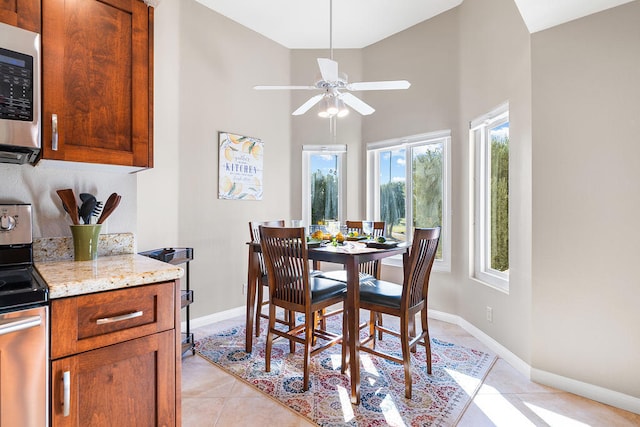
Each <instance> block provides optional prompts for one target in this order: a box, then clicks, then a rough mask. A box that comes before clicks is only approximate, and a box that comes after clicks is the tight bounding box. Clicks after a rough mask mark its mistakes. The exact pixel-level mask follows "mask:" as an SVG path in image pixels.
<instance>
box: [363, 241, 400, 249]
mask: <svg viewBox="0 0 640 427" xmlns="http://www.w3.org/2000/svg"><path fill="white" fill-rule="evenodd" d="M366 243H367V247H368V248H376V249H391V248H395V247H396V246H398V244H399V243H400V242H398V241H397V240H387V241H385V242H383V243H381V242H378V241H376V240H370V241H368V242H366Z"/></svg>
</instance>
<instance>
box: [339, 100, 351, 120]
mask: <svg viewBox="0 0 640 427" xmlns="http://www.w3.org/2000/svg"><path fill="white" fill-rule="evenodd" d="M347 114H349V109H348V108H347V106H346V105H344V101H342V99H338V113H337V116H338V117H344V116H346V115H347Z"/></svg>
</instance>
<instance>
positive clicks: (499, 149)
mask: <svg viewBox="0 0 640 427" xmlns="http://www.w3.org/2000/svg"><path fill="white" fill-rule="evenodd" d="M490 217H491V268H492V269H494V270H498V271H507V270H508V269H509V137H506V138H493V137H492V138H491V215H490Z"/></svg>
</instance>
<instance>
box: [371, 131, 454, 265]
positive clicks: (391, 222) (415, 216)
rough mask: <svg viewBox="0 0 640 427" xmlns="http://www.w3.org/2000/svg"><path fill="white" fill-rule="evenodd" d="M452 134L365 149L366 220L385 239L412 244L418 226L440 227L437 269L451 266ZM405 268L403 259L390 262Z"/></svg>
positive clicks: (431, 134)
mask: <svg viewBox="0 0 640 427" xmlns="http://www.w3.org/2000/svg"><path fill="white" fill-rule="evenodd" d="M450 141H451V133H450V132H449V131H445V132H435V133H430V134H423V135H415V136H412V137H407V138H402V139H397V140H390V141H383V142H377V143H371V144H368V145H367V156H368V158H367V171H368V173H367V177H368V184H367V187H368V189H369V190H368V197H367V211H368V216H369V217H370V218H372V219H375V220H377V221H385V222H386V227H387V230H386V232H385V235H386V236H387V237H391V238H394V239H397V240H402V241H411V239H412V234H413V229H414V228H415V227H419V228H428V227H436V226H440V227H441V237H440V245H439V247H438V252H437V254H436V261H435V263H434V268H435V269H437V270H445V271H449V270H450V268H451V261H450V253H451V250H450V248H451V233H450V229H449V211H450V181H451V180H450V175H449V174H450V172H449V169H450V168H449V145H450ZM390 263H392V264H394V265H402V263H401V259H400V257H397V259H392V260H391V262H390Z"/></svg>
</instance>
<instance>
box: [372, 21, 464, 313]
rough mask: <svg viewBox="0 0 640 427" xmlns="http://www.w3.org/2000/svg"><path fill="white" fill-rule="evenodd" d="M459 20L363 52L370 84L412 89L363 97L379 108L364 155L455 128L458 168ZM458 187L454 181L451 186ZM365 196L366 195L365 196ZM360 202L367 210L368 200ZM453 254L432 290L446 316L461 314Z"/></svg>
mask: <svg viewBox="0 0 640 427" xmlns="http://www.w3.org/2000/svg"><path fill="white" fill-rule="evenodd" d="M458 20H459V17H458V9H453V10H451V11H448V12H445V13H443V14H441V15H438V16H436V17H435V18H433V19H430V20H428V21H426V22H423V23H421V24H418V25H415V26H414V27H412V28H409V29H408V30H406V31H403V32H401V33H399V34H396V35H394V36H392V37H389V38H387V39H385V40H382V41H380V42H378V43H376V44H374V45H371V46H368V47H367V48H365V49H364V51H365V53H364V57H365V60H364V69H365V70H366V72H365V78H366V80H367V81H370V80H373V81H375V80H400V79H406V80H408V81H409V82H410V83H411V87H410V88H409V89H408V90H404V91H372V92H366V93H363V99H364V100H366V102H368V103H370V104H371V105H372V106H374V108H376V112H375V113H374V114H373V115H371V116H368V117H365V118H364V119H363V126H362V135H363V141H362V142H363V143H362V149H363V151H364V150H365V148H366V143H369V142H376V141H383V140H386V139H391V138H401V137H405V136H411V135H416V134H422V133H427V132H434V131H441V130H451V132H452V144H451V148H452V153H453V161H452V170H453V171H454V172H455V171H456V170H460V162H459V160H457V157H459V155H460V146H461V143H464V141H461V139H460V136H459V134H458V130H457V128H458V125H457V124H458V109H459V99H458V98H459V76H458V71H457V70H458V63H459V55H458V45H459V23H458ZM363 158H364V157H363ZM456 183H457V179H456V178H454V180H453V188H456V186H457V184H456ZM361 188H364V185H363V186H362V187H361ZM455 193H456V194H458V192H457V191H456V192H455ZM361 197H362V198H364V197H365V194H362V193H361ZM362 203H363V206H366V205H365V203H366V200H363V201H362ZM459 203H460V197H457V196H454V200H453V203H452V209H453V211H459V209H460V207H459V206H460V205H459ZM456 216H457V215H456ZM456 225H457V224H456V223H455V222H454V228H453V230H454V236H453V237H454V239H455V236H456V235H457V234H458V233H457V231H456ZM456 249H457V248H456V247H455V246H454V251H455V250H456ZM452 255H453V257H452V258H453V260H454V267H453V271H452V272H451V273H448V272H447V273H441V272H434V273H432V279H431V282H430V287H429V299H430V301H429V307H430V308H431V309H435V310H439V311H442V312H446V313H457V311H458V302H457V285H456V283H457V279H456V277H457V276H459V275H458V274H457V273H456V271H457V270H458V269H457V268H456V265H460V260H461V257H460V256H459V255H457V254H456V252H453V253H452ZM382 274H383V278H385V279H387V280H393V281H396V282H401V281H402V270H401V269H400V268H393V267H388V266H384V267H383V269H382Z"/></svg>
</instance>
